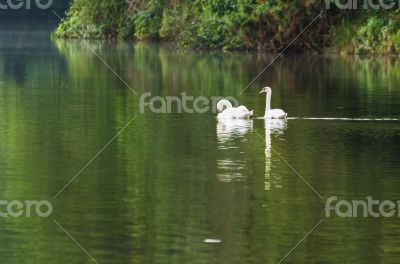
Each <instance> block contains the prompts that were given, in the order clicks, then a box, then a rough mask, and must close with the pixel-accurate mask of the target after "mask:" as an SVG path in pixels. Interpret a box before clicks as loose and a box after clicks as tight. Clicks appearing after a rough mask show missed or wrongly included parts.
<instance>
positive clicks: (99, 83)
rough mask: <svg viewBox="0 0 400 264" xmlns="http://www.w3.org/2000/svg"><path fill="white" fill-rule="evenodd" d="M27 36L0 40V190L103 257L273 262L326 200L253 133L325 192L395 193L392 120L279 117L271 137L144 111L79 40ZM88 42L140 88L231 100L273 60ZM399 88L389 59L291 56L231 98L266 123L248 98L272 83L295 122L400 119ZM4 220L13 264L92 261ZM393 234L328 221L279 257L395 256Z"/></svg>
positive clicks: (22, 222) (195, 117) (59, 238)
mask: <svg viewBox="0 0 400 264" xmlns="http://www.w3.org/2000/svg"><path fill="white" fill-rule="evenodd" d="M37 34H38V33H34V32H33V33H31V35H30V36H28V37H29V39H31V40H32V37H34V36H35V37H36V38H37V39H33V40H32V41H31V42H29V43H28V42H26V41H22V42H21V44H20V46H15V45H14V43H16V42H17V41H18V40H20V41H21V35H19V34H16V35H15V36H14V35H9V34H8V35H7V34H6V35H4V33H3V35H0V38H2V39H3V40H4V41H3V42H2V44H1V45H0V58H1V59H0V117H1V118H0V127H1V130H0V150H1V151H0V179H1V181H2V184H1V185H0V196H1V199H9V200H11V199H20V200H24V199H37V200H40V199H50V200H51V201H52V202H53V204H54V208H55V211H54V214H53V217H54V218H55V219H57V221H59V222H60V223H61V224H62V225H63V227H65V229H66V230H68V232H70V233H71V235H72V236H74V237H75V238H76V239H77V241H79V242H80V243H81V244H82V246H83V247H84V248H85V249H86V250H88V252H90V254H91V255H92V256H93V257H94V258H95V259H96V260H98V262H99V263H277V262H278V261H279V260H281V259H282V258H283V257H284V256H285V255H286V253H288V252H289V251H290V250H291V249H292V248H293V247H294V246H295V245H296V243H297V242H298V241H300V240H301V239H302V238H303V237H304V235H306V233H307V232H308V231H309V230H310V229H311V228H312V227H313V226H314V225H315V224H316V223H317V222H318V221H319V220H320V219H321V218H322V217H323V215H324V211H323V208H324V200H321V199H320V198H319V197H318V196H317V195H316V194H315V193H314V192H313V191H312V190H311V189H310V188H309V187H308V186H307V184H306V183H305V182H303V181H302V180H301V179H300V178H299V177H298V176H297V175H296V174H295V173H294V172H293V171H292V170H291V169H290V168H289V167H288V166H287V165H286V163H285V162H284V161H283V160H282V159H281V158H280V157H279V155H278V154H277V153H276V152H274V151H271V150H268V149H266V147H265V142H264V141H263V139H260V138H259V137H258V136H257V135H256V134H255V131H257V132H258V133H260V135H261V136H262V137H264V136H266V138H265V139H266V140H267V141H269V140H270V141H271V144H272V146H273V148H274V149H275V150H276V151H277V152H279V153H280V155H281V156H282V157H284V158H285V159H286V160H287V161H289V162H290V164H291V165H293V167H294V168H295V169H296V170H298V171H299V173H301V175H303V176H304V178H305V179H307V181H308V182H309V183H310V184H311V185H312V186H313V187H314V188H315V189H316V190H317V191H318V192H320V193H321V194H322V195H323V196H324V197H325V198H327V197H329V196H331V195H337V196H339V197H341V198H343V199H363V198H365V196H367V195H372V196H374V197H376V198H377V199H398V196H397V193H398V191H397V190H398V188H399V186H400V185H399V180H398V172H399V164H400V163H399V160H400V153H399V146H400V142H399V139H400V137H399V135H400V127H399V123H397V122H372V121H371V122H352V121H323V120H289V121H288V124H287V128H286V129H281V130H279V131H278V133H275V132H274V131H272V132H271V133H268V132H267V131H266V126H265V124H264V122H263V121H262V120H254V121H253V124H252V125H250V127H248V129H244V130H239V131H238V130H237V128H235V127H233V128H229V127H228V128H227V127H223V128H221V127H218V125H217V122H216V120H215V114H213V113H206V114H188V113H183V114H177V113H171V114H164V115H161V114H154V113H151V112H150V111H149V110H148V109H146V111H145V112H144V113H139V106H138V103H139V97H138V96H136V95H135V94H133V93H132V92H131V91H130V90H129V89H128V88H127V87H126V86H125V85H124V84H123V83H122V82H121V81H120V80H119V79H118V77H116V76H115V75H114V74H112V73H111V72H110V71H109V69H108V68H107V67H106V66H105V65H104V64H103V63H102V62H101V61H100V60H99V59H98V58H97V57H96V56H95V55H94V54H93V53H92V52H91V51H90V50H89V49H88V47H86V46H85V45H84V44H82V42H79V41H67V42H64V41H60V42H55V43H51V42H50V41H49V40H47V38H44V36H45V35H43V36H42V35H40V34H39V35H37ZM41 36H42V37H41ZM28 37H27V38H28ZM23 40H24V39H23ZM89 45H90V48H92V49H93V50H94V51H96V53H97V54H98V55H99V56H101V58H103V59H104V60H105V61H106V62H107V63H108V64H109V65H110V67H112V68H113V69H114V70H115V71H116V72H117V73H118V74H120V76H121V77H122V78H123V79H124V80H125V81H126V82H127V83H128V84H129V85H130V86H131V87H132V88H133V89H134V90H135V91H136V92H137V93H138V94H139V95H140V94H142V93H144V92H151V93H152V94H153V95H160V96H167V95H179V94H180V93H181V92H186V93H187V94H188V95H192V96H207V97H210V96H235V95H237V94H239V93H240V91H241V90H242V89H244V87H246V85H247V83H248V82H249V80H251V79H252V78H253V77H254V76H255V75H256V74H257V73H258V72H259V71H260V70H261V69H262V68H263V67H265V65H267V64H268V61H269V60H270V59H272V58H273V56H272V55H271V56H270V55H266V56H257V55H255V54H251V53H232V54H223V53H218V52H190V51H189V52H182V51H176V50H174V49H173V48H171V47H168V46H160V45H154V44H151V43H146V44H144V43H137V44H132V45H128V44H119V45H112V44H104V43H96V42H90V43H89ZM399 80H400V76H399V62H398V61H397V60H392V59H376V60H371V59H365V58H337V57H329V56H313V57H310V56H306V55H298V56H288V57H284V58H282V59H280V60H277V61H276V63H275V64H274V65H273V67H271V68H270V69H268V70H267V71H266V73H265V74H264V75H262V76H261V77H260V79H259V80H258V81H256V82H255V84H254V85H252V86H251V87H250V88H249V89H248V90H247V91H246V92H245V93H244V95H243V96H237V98H238V99H239V100H240V102H241V103H243V104H244V105H247V106H249V107H250V108H252V109H254V110H255V113H256V115H257V116H261V115H262V114H263V111H264V103H265V102H264V98H263V97H262V96H260V95H259V94H258V93H257V92H258V90H259V89H260V88H261V87H263V86H265V84H268V85H270V86H271V87H273V89H274V94H273V106H275V107H281V108H283V109H285V110H286V111H287V112H289V114H290V115H291V116H304V117H310V116H311V117H376V118H381V117H398V115H399V111H400V109H399V103H400V93H399V89H398V87H399V85H398V84H399ZM136 114H138V117H137V119H135V120H134V122H133V123H132V125H130V126H129V127H128V128H127V129H126V130H125V131H124V132H123V133H121V135H120V136H118V137H117V138H116V140H115V141H113V142H112V143H111V144H110V145H109V146H108V147H107V148H106V149H105V150H104V152H102V153H101V154H100V155H99V156H98V157H97V158H96V159H95V160H94V161H93V162H92V163H90V165H89V166H88V167H87V168H86V169H85V170H84V171H83V172H82V173H81V174H80V175H79V176H78V177H77V178H76V179H75V180H74V181H73V182H72V183H71V184H70V185H69V186H68V187H67V188H66V189H65V190H64V191H63V192H62V193H61V194H60V195H59V196H58V197H57V198H56V199H55V200H52V197H53V196H54V195H55V194H57V192H58V191H59V190H60V189H61V188H62V187H63V186H64V185H65V184H66V183H67V182H68V181H69V180H70V179H71V178H72V177H74V175H76V173H78V172H79V171H80V169H81V168H82V167H83V166H85V164H86V163H87V162H89V161H90V159H91V158H92V157H93V155H94V154H96V153H98V151H99V150H101V148H102V147H103V146H104V145H105V143H106V142H108V141H109V140H110V139H111V138H112V137H113V136H114V135H115V134H116V133H117V132H118V131H119V130H120V129H121V128H123V127H124V126H125V124H126V123H127V122H128V121H129V120H130V119H131V118H132V117H133V116H135V115H136ZM0 220H1V221H0V223H1V224H0V230H1V232H2V234H3V235H2V236H1V238H0V244H1V245H2V246H1V247H0V248H1V249H0V252H1V255H2V256H4V257H5V258H7V263H30V262H31V263H41V262H43V263H47V262H59V263H90V262H91V260H90V259H89V258H88V256H86V255H85V253H84V252H82V251H81V250H80V249H79V247H78V246H76V245H75V244H74V242H73V241H71V240H70V239H69V238H68V236H66V235H65V234H64V233H63V232H62V231H61V230H60V229H59V228H58V227H57V226H56V225H55V224H54V223H53V222H52V221H51V219H40V218H38V217H34V218H32V219H26V218H18V219H12V218H6V219H0ZM398 227H399V225H398V223H397V219H396V218H392V219H339V218H330V219H326V220H325V221H324V222H323V223H322V224H321V226H319V227H318V228H317V229H316V230H315V232H313V233H312V234H311V235H310V236H309V237H308V238H307V239H306V240H305V241H304V243H302V244H300V245H299V247H298V248H296V249H295V250H294V251H293V252H292V253H291V254H290V255H289V256H288V257H287V259H285V261H286V262H287V263H321V262H324V263H378V262H382V263H389V262H394V263H395V262H397V261H398V260H399V251H400V250H399V249H398V247H397V241H398V235H399V232H398ZM209 238H213V239H220V240H222V243H219V244H207V243H204V242H203V241H204V240H205V239H209Z"/></svg>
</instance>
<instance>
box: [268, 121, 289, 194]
mask: <svg viewBox="0 0 400 264" xmlns="http://www.w3.org/2000/svg"><path fill="white" fill-rule="evenodd" d="M264 128H265V180H264V188H265V190H270V189H271V181H273V179H271V178H272V177H271V166H272V160H271V150H272V140H271V135H283V134H284V132H285V130H286V129H287V121H286V120H284V119H264ZM275 187H276V188H282V185H280V184H276V185H275Z"/></svg>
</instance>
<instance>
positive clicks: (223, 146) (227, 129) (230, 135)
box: [217, 119, 253, 182]
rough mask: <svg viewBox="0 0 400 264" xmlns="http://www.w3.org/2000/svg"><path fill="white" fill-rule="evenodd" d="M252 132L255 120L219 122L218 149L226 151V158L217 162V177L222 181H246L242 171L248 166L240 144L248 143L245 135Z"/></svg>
mask: <svg viewBox="0 0 400 264" xmlns="http://www.w3.org/2000/svg"><path fill="white" fill-rule="evenodd" d="M252 130H253V120H244V119H228V120H219V121H218V123H217V139H218V149H220V150H225V151H223V153H224V156H225V157H224V158H223V159H218V160H217V165H218V171H219V172H218V173H217V177H218V179H219V180H220V181H222V182H232V181H241V180H243V179H244V175H243V174H242V171H243V170H244V168H245V166H247V165H246V161H245V159H244V157H243V156H244V155H245V154H244V153H243V151H242V150H241V146H240V143H241V142H245V141H247V139H246V138H245V135H246V134H247V133H248V132H250V131H252ZM226 150H229V151H226ZM227 155H228V156H227Z"/></svg>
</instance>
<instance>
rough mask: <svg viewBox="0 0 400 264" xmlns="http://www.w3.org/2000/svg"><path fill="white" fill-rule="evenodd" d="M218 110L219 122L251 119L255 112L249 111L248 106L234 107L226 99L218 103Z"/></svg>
mask: <svg viewBox="0 0 400 264" xmlns="http://www.w3.org/2000/svg"><path fill="white" fill-rule="evenodd" d="M217 110H218V112H220V113H219V114H218V116H217V118H218V120H224V119H225V120H226V119H249V118H250V117H251V116H252V115H253V111H249V109H247V107H246V106H244V105H241V106H238V107H233V106H232V104H231V102H229V101H228V100H226V99H222V100H220V101H219V102H218V103H217Z"/></svg>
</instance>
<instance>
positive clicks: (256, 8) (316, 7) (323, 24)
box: [55, 0, 400, 53]
mask: <svg viewBox="0 0 400 264" xmlns="http://www.w3.org/2000/svg"><path fill="white" fill-rule="evenodd" d="M342 2H343V1H342ZM358 2H359V3H358V7H359V8H358V9H357V10H355V9H349V8H346V9H343V7H342V8H339V7H338V5H336V4H335V3H331V4H330V5H328V3H327V2H326V1H319V0H296V1H294V0H292V1H287V0H267V1H257V0H190V1H183V0H150V1H144V0H74V1H73V4H72V7H71V8H70V10H69V12H68V17H67V20H66V21H65V22H64V23H62V24H61V25H60V26H59V27H58V29H57V31H56V33H55V36H57V37H76V36H75V34H74V33H73V31H75V32H78V34H80V35H82V36H84V37H86V38H108V39H117V38H119V39H139V40H146V39H164V40H171V41H176V42H177V43H178V44H179V45H180V46H184V47H199V48H218V49H220V48H225V49H236V48H240V49H243V48H244V49H258V50H267V51H280V50H282V49H284V47H285V46H286V45H287V44H288V43H289V42H290V41H291V40H293V39H294V38H295V37H296V36H297V35H298V34H299V33H300V32H301V31H302V30H303V29H305V28H306V27H307V26H308V25H309V23H310V22H311V21H313V19H314V18H316V17H317V15H318V14H319V13H320V12H321V11H323V13H322V14H321V16H320V17H319V18H317V20H316V21H315V22H314V23H313V24H312V25H310V27H309V28H307V31H305V32H304V33H303V34H302V35H301V37H300V38H299V40H298V41H296V42H295V43H294V44H293V45H292V46H291V48H292V49H294V50H311V49H313V50H317V51H321V50H323V49H326V48H327V47H328V48H329V49H331V50H332V49H335V50H339V51H344V52H358V53H364V52H382V53H383V52H384V53H388V52H398V51H399V49H400V31H399V28H400V27H399V22H400V14H399V13H398V12H396V9H395V8H392V9H388V10H386V9H383V8H380V9H374V8H368V9H364V8H362V7H363V5H362V4H363V2H364V1H362V0H359V1H358ZM328 6H329V8H327V7H328ZM72 29H73V30H72Z"/></svg>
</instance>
